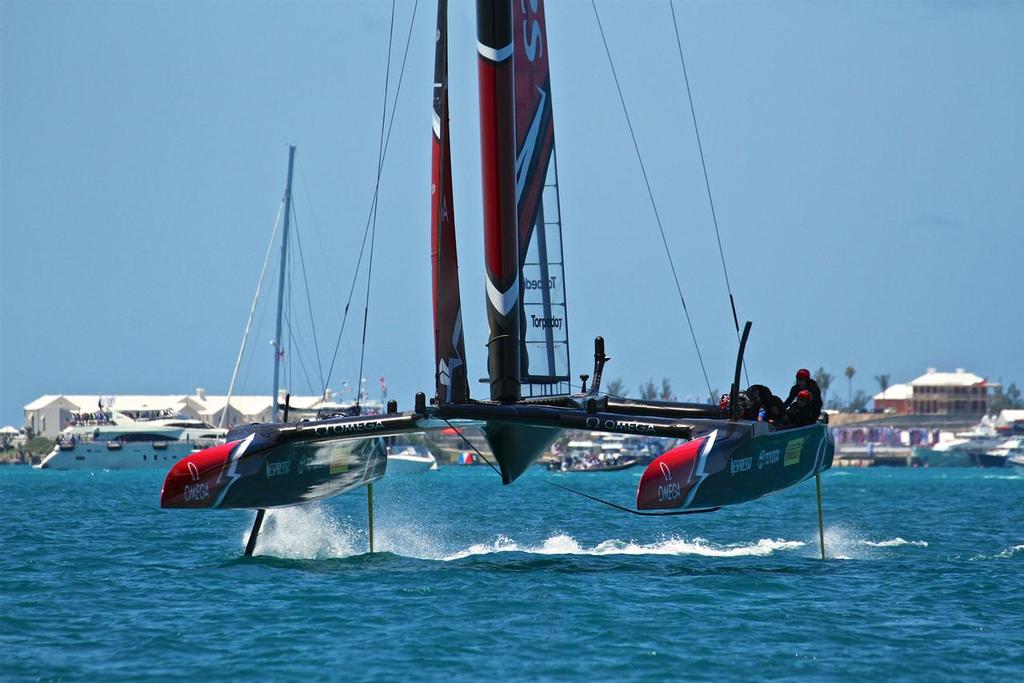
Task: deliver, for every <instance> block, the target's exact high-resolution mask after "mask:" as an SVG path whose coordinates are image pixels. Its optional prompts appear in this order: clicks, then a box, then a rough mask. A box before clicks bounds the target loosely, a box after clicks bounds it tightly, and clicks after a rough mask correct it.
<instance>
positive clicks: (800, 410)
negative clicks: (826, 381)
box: [784, 389, 821, 427]
mask: <svg viewBox="0 0 1024 683" xmlns="http://www.w3.org/2000/svg"><path fill="white" fill-rule="evenodd" d="M820 414H821V410H820V409H816V408H815V407H814V398H813V395H812V394H811V392H810V391H809V390H807V389H801V390H800V391H798V392H797V393H796V397H795V399H794V401H793V402H792V403H790V404H789V407H788V408H786V417H785V419H784V422H785V424H786V426H787V427H804V426H806V425H809V424H814V422H815V421H816V420H817V419H818V415H820Z"/></svg>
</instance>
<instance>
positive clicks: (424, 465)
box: [387, 442, 438, 474]
mask: <svg viewBox="0 0 1024 683" xmlns="http://www.w3.org/2000/svg"><path fill="white" fill-rule="evenodd" d="M387 448H388V468H387V471H388V473H390V474H422V473H423V472H429V471H431V470H436V469H438V466H437V458H435V457H434V454H433V453H431V452H430V451H429V450H427V448H426V447H425V446H421V445H419V444H415V443H408V442H407V443H396V444H391V445H389V446H388V447H387Z"/></svg>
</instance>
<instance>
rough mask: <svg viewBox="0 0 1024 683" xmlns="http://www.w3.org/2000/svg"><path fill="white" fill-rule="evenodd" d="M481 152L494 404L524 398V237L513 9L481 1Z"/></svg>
mask: <svg viewBox="0 0 1024 683" xmlns="http://www.w3.org/2000/svg"><path fill="white" fill-rule="evenodd" d="M476 19H477V52H478V55H479V59H478V77H479V82H480V148H481V149H480V152H481V162H482V173H481V176H482V179H483V206H484V221H483V225H484V257H485V258H484V261H485V266H486V271H487V278H486V285H487V322H488V325H489V327H490V333H489V337H488V340H487V371H488V376H489V379H490V385H491V399H492V400H495V401H500V402H502V403H511V402H514V401H518V400H519V398H520V397H521V389H520V381H519V367H520V358H519V354H520V325H519V322H520V321H519V316H520V311H519V290H520V283H519V267H520V264H519V235H518V233H517V230H516V212H517V207H516V151H515V150H516V144H515V118H514V112H513V106H514V103H515V84H514V81H513V65H512V56H513V47H512V4H511V1H510V0H477V4H476Z"/></svg>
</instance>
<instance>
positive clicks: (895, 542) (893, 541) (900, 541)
mask: <svg viewBox="0 0 1024 683" xmlns="http://www.w3.org/2000/svg"><path fill="white" fill-rule="evenodd" d="M861 543H863V544H864V545H869V546H871V547H872V548H895V547H898V546H901V545H914V546H917V547H918V548H927V547H928V541H908V540H906V539H905V538H902V537H900V536H897V537H896V538H890V539H888V540H886V541H861Z"/></svg>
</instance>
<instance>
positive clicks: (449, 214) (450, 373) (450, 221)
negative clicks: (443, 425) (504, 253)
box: [430, 0, 469, 403]
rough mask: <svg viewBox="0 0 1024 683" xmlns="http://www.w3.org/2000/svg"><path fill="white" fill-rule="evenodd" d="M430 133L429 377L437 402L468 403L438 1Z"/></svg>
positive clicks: (444, 44) (442, 10) (444, 7)
mask: <svg viewBox="0 0 1024 683" xmlns="http://www.w3.org/2000/svg"><path fill="white" fill-rule="evenodd" d="M435 38H436V41H437V42H436V45H435V46H434V135H433V157H432V176H431V183H430V262H431V272H432V279H433V293H434V297H433V300H434V377H435V380H436V387H437V401H438V403H453V402H454V403H462V402H464V401H467V400H468V399H469V382H468V377H467V374H466V347H465V341H464V339H463V334H462V300H461V297H460V295H459V258H458V251H457V249H456V242H455V204H454V202H453V195H452V154H451V144H450V137H449V131H448V3H447V0H439V2H438V3H437V33H435Z"/></svg>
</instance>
